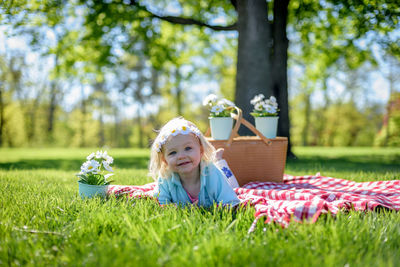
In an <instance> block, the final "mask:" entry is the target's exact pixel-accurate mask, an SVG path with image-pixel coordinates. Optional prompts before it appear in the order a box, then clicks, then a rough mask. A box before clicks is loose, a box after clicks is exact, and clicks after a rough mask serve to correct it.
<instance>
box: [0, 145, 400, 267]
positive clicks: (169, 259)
mask: <svg viewBox="0 0 400 267" xmlns="http://www.w3.org/2000/svg"><path fill="white" fill-rule="evenodd" d="M94 150H95V149H43V150H38V149H1V150H0V266H3V265H4V266H9V265H10V266H18V265H28V266H59V265H61V266H62V265H67V266H81V265H85V266H120V265H124V266H125V265H127V266H138V265H140V266H147V265H149V266H153V265H166V266H231V265H234V266H268V265H270V266H397V265H398V264H399V262H400V253H399V251H400V215H399V214H398V213H396V212H388V211H381V212H379V213H378V212H369V213H361V212H349V213H340V214H338V216H336V218H333V217H331V216H329V215H324V216H322V217H321V218H320V219H319V220H318V221H317V222H316V223H315V224H309V223H302V224H300V223H292V224H291V225H290V226H289V227H288V228H287V229H281V228H280V226H277V225H264V224H263V223H262V222H261V221H260V222H259V223H258V225H257V228H256V231H255V232H254V233H252V234H250V235H248V234H247V230H248V228H249V227H250V225H251V223H252V221H253V219H254V210H253V209H251V208H249V209H246V210H242V211H239V212H237V213H232V212H231V211H229V210H223V209H216V208H213V209H211V210H203V209H197V208H194V209H190V208H185V209H177V208H173V207H164V208H162V207H159V206H158V205H157V204H155V202H154V201H151V200H143V199H142V200H134V201H126V200H117V199H109V200H107V201H103V200H100V199H91V200H81V199H80V198H79V196H78V184H77V177H75V176H74V174H75V173H77V172H78V171H79V167H80V165H81V163H82V162H83V160H84V159H85V157H86V156H87V155H88V154H89V153H90V152H92V151H94ZM294 151H295V153H296V154H297V156H298V157H299V159H298V160H289V161H288V162H287V166H286V173H289V174H294V175H306V174H315V173H317V172H321V174H322V175H325V176H332V177H338V178H344V179H351V180H355V181H373V180H390V179H400V149H398V148H397V149H375V148H301V147H296V148H295V149H294ZM108 152H109V154H110V155H111V156H113V157H114V159H115V167H116V175H115V178H114V180H116V181H115V183H116V184H145V183H147V182H151V179H150V178H149V177H147V162H148V155H149V151H148V150H138V149H112V150H109V151H108Z"/></svg>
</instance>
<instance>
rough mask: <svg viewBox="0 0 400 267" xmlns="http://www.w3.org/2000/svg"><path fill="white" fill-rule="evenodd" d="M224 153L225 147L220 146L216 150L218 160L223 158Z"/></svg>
mask: <svg viewBox="0 0 400 267" xmlns="http://www.w3.org/2000/svg"><path fill="white" fill-rule="evenodd" d="M223 154H224V149H223V148H218V149H217V150H216V151H215V159H216V160H217V161H218V160H221V159H222V155H223Z"/></svg>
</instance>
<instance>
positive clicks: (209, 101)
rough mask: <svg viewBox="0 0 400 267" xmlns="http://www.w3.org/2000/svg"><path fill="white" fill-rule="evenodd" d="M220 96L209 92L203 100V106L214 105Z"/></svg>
mask: <svg viewBox="0 0 400 267" xmlns="http://www.w3.org/2000/svg"><path fill="white" fill-rule="evenodd" d="M217 100H218V97H217V96H216V95H215V94H209V95H208V96H206V97H205V98H204V100H203V106H208V105H212V104H213V103H215V102H217Z"/></svg>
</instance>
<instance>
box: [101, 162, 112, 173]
mask: <svg viewBox="0 0 400 267" xmlns="http://www.w3.org/2000/svg"><path fill="white" fill-rule="evenodd" d="M103 166H104V169H106V170H107V171H109V172H113V169H112V168H111V166H110V165H108V162H107V161H103Z"/></svg>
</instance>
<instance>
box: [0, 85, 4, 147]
mask: <svg viewBox="0 0 400 267" xmlns="http://www.w3.org/2000/svg"><path fill="white" fill-rule="evenodd" d="M0 86H3V82H2V81H0ZM4 106H5V105H4V99H3V89H2V88H0V147H1V146H2V145H3V131H4V124H5V120H4Z"/></svg>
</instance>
